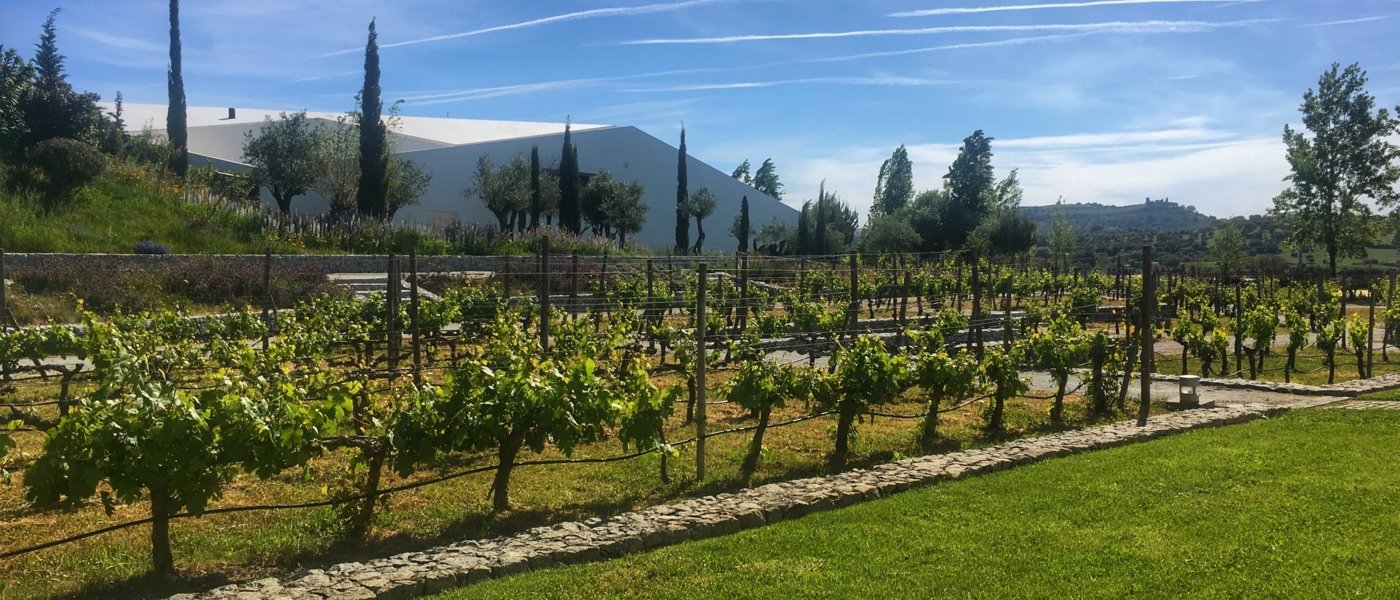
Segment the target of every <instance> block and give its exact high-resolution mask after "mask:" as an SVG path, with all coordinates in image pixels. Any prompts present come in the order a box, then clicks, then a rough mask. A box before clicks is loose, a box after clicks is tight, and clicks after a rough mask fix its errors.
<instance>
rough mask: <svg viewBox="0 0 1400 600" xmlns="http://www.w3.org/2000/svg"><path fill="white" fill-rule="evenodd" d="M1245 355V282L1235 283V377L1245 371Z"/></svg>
mask: <svg viewBox="0 0 1400 600" xmlns="http://www.w3.org/2000/svg"><path fill="white" fill-rule="evenodd" d="M1243 354H1244V282H1242V281H1236V282H1235V375H1236V376H1239V374H1240V373H1241V372H1242V371H1243V369H1244V368H1243V365H1242V364H1241V362H1240V357H1241V356H1242V355H1243Z"/></svg>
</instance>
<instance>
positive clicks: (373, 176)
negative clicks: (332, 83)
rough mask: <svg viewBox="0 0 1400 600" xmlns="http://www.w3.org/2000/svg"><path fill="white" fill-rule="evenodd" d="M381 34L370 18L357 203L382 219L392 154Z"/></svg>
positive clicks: (364, 212)
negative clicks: (381, 65)
mask: <svg viewBox="0 0 1400 600" xmlns="http://www.w3.org/2000/svg"><path fill="white" fill-rule="evenodd" d="M379 95H380V90H379V34H378V33H376V32H375V30H374V19H370V21H369V40H368V41H367V42H365V87H364V88H363V89H361V90H360V189H359V190H358V191H357V192H356V197H355V201H356V202H355V203H356V206H357V208H358V209H359V213H360V215H361V216H365V217H373V218H376V219H378V218H383V217H384V215H385V214H386V212H387V211H386V209H385V203H384V198H385V196H386V195H387V194H388V191H389V190H388V187H389V178H388V177H387V174H388V170H389V156H388V154H387V152H386V148H385V144H386V138H387V136H388V132H387V131H386V130H385V127H384V122H383V120H382V118H383V116H384V103H383V101H382V100H380V98H379Z"/></svg>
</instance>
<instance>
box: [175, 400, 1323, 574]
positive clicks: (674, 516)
mask: <svg viewBox="0 0 1400 600" xmlns="http://www.w3.org/2000/svg"><path fill="white" fill-rule="evenodd" d="M1333 401H1336V398H1331V399H1308V400H1304V401H1302V402H1299V403H1297V404H1295V405H1294V406H1295V407H1299V408H1302V407H1311V406H1315V405H1320V404H1326V403H1328V402H1333ZM1284 410H1287V408H1286V407H1279V406H1269V405H1264V404H1242V405H1234V406H1226V407H1222V408H1215V409H1203V410H1190V411H1183V412H1178V413H1171V414H1168V415H1163V416H1159V417H1153V418H1152V420H1151V421H1149V423H1148V424H1147V426H1146V427H1137V426H1136V424H1134V423H1132V422H1122V423H1115V424H1112V425H1106V426H1100V427H1094V428H1090V429H1084V430H1077V431H1067V432H1062V433H1056V434H1051V435H1046V436H1043V437H1037V438H1028V439H1023V440H1016V441H1013V442H1008V443H1005V444H1000V445H997V446H992V447H988V448H981V449H976V450H967V451H963V452H955V453H951V454H940V455H931V456H921V457H916V458H909V459H905V460H900V461H896V462H892V463H888V464H884V465H880V466H878V467H874V468H870V469H861V470H855V471H849V472H845V473H839V474H836V475H829V476H825V477H812V478H807V479H798V480H794V481H787V482H781V483H771V484H768V485H763V486H759V487H756V488H751V489H747V490H743V491H740V492H736V493H732V494H717V495H714V496H706V497H703V498H696V499H693V500H687V501H684V502H679V503H676V504H668V505H662V506H653V507H650V508H645V509H642V510H638V511H635V512H629V513H623V514H620V515H616V516H612V517H606V518H593V519H588V520H585V521H581V522H568V523H560V524H557V525H550V526H546V527H537V528H534V529H530V530H528V531H524V532H521V533H518V534H515V535H510V536H503V537H498V538H494V539H489V540H469V541H464V542H458V543H455V544H452V545H450V546H443V547H437V548H432V549H429V550H424V551H422V552H408V553H404V554H399V555H396V556H391V557H388V558H381V559H376V560H371V561H367V562H363V563H345V564H340V565H335V566H333V567H330V568H328V569H324V570H322V569H315V570H311V571H307V572H305V573H303V574H301V575H299V576H296V577H293V578H291V579H287V580H278V579H275V578H271V579H262V580H258V581H253V582H249V583H244V584H236V585H229V586H224V587H221V588H217V589H214V590H211V591H208V592H204V593H200V594H180V595H178V596H173V597H172V600H310V599H321V598H337V599H345V600H356V599H359V600H368V599H371V598H412V597H416V596H420V595H424V594H431V593H436V592H440V591H443V590H446V589H449V588H454V587H458V586H463V585H467V584H471V583H475V582H477V581H481V580H483V579H487V578H491V577H503V576H506V575H511V574H515V573H521V572H524V571H530V570H535V569H543V568H547V567H552V566H558V565H569V564H577V563H583V562H590V561H598V560H603V559H607V558H614V557H618V556H622V555H624V554H630V553H634V552H640V551H643V550H646V549H649V548H657V547H660V546H667V545H671V544H676V543H680V542H683V541H686V540H698V539H703V538H708V537H714V536H719V535H724V534H727V533H733V532H736V531H739V530H742V529H749V528H754V527H761V526H763V525H767V524H772V523H777V522H779V521H784V520H788V519H795V518H798V517H801V516H803V515H806V514H809V513H812V512H815V511H821V510H829V509H833V508H838V507H843V506H848V505H851V504H854V503H856V502H860V501H862V500H869V499H874V498H879V497H881V496H886V495H889V494H893V493H896V492H900V491H903V490H906V489H909V488H912V487H916V486H922V485H928V484H931V483H934V482H938V481H943V480H948V479H958V478H961V477H965V476H968V475H973V474H978V473H987V472H991V471H996V470H999V469H1005V468H1009V467H1013V466H1016V465H1021V464H1026V463H1031V462H1035V461H1038V460H1042V459H1045V458H1050V457H1056V456H1064V455H1068V454H1073V453H1077V452H1085V451H1089V450H1096V449H1099V448H1108V447H1112V446H1120V445H1123V444H1129V443H1133V442H1139V441H1145V440H1150V439H1154V438H1159V437H1162V436H1166V435H1171V434H1175V433H1180V432H1183V431H1188V430H1191V429H1197V428H1202V427H1213V426H1219V425H1227V424H1233V423H1242V422H1247V421H1251V420H1254V419H1258V418H1262V417H1265V416H1269V415H1273V414H1277V413H1279V412H1282V411H1284Z"/></svg>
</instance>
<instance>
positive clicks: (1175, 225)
mask: <svg viewBox="0 0 1400 600" xmlns="http://www.w3.org/2000/svg"><path fill="white" fill-rule="evenodd" d="M1056 212H1063V213H1064V215H1065V217H1067V218H1068V219H1069V222H1070V225H1071V226H1073V227H1074V230H1075V232H1077V233H1086V232H1091V231H1098V230H1102V229H1147V230H1152V231H1179V230H1188V229H1207V228H1211V227H1214V226H1215V225H1216V219H1215V217H1211V216H1207V215H1203V214H1201V213H1198V212H1196V208H1195V207H1193V206H1183V205H1180V204H1177V203H1175V202H1170V201H1166V200H1149V201H1147V202H1145V203H1139V204H1132V205H1128V206H1107V205H1104V204H1057V205H1052V206H1022V207H1021V214H1022V215H1025V216H1027V217H1030V218H1031V219H1032V220H1034V221H1035V222H1036V225H1037V226H1038V227H1039V229H1040V231H1041V232H1042V235H1048V233H1049V231H1050V217H1051V216H1052V215H1054V214H1055V213H1056Z"/></svg>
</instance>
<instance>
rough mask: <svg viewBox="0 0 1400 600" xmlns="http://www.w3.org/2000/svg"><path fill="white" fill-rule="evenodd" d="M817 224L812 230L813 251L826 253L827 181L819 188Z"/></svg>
mask: <svg viewBox="0 0 1400 600" xmlns="http://www.w3.org/2000/svg"><path fill="white" fill-rule="evenodd" d="M816 211H817V226H816V231H814V232H812V233H813V235H812V248H813V250H812V253H813V254H826V181H822V184H821V186H820V187H818V188H817V207H816Z"/></svg>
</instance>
